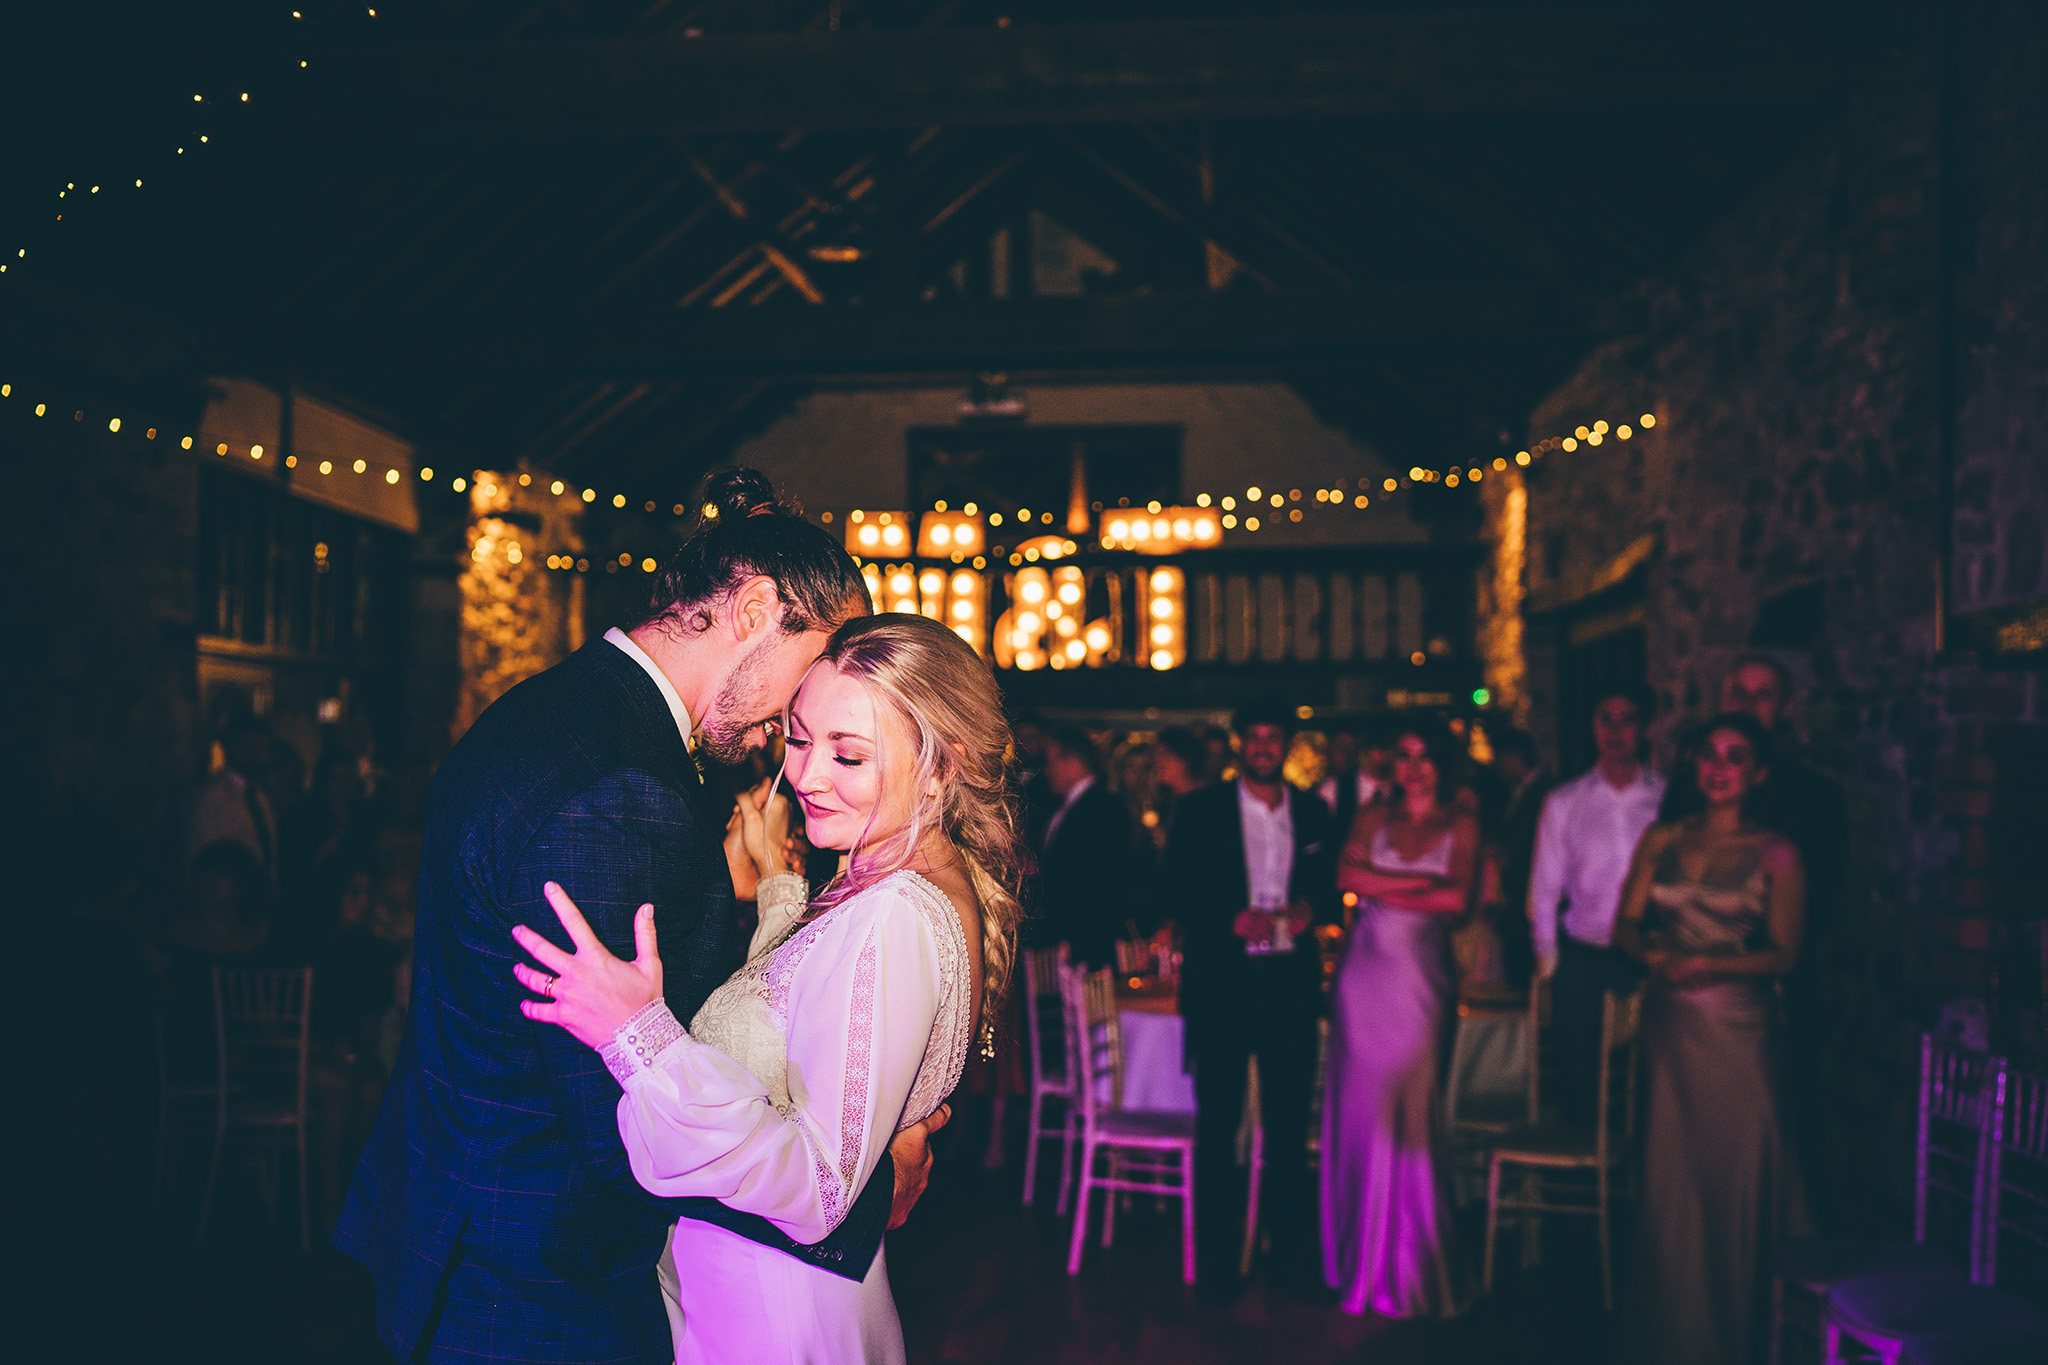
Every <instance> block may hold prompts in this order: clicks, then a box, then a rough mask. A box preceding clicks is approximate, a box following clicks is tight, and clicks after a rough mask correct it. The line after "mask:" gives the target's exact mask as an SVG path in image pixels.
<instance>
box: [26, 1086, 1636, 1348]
mask: <svg viewBox="0 0 2048 1365" xmlns="http://www.w3.org/2000/svg"><path fill="white" fill-rule="evenodd" d="M946 1136H947V1137H948V1138H950V1139H951V1140H950V1141H947V1142H945V1143H944V1145H943V1147H942V1151H941V1155H940V1159H939V1163H938V1166H937V1169H936V1171H935V1174H934V1176H933V1180H932V1185H931V1189H930V1191H929V1192H928V1193H927V1195H926V1197H925V1199H924V1202H923V1203H922V1204H921V1205H920V1206H919V1207H918V1210H917V1212H916V1214H915V1216H914V1218H913V1220H912V1222H911V1224H910V1225H909V1226H908V1227H906V1228H904V1229H903V1230H901V1231H899V1232H897V1233H894V1234H891V1237H890V1242H889V1263H890V1271H891V1276H892V1279H893V1281H894V1284H895V1288H896V1296H897V1303H898V1305H899V1308H900V1310H901V1312H902V1315H903V1322H904V1330H905V1336H906V1339H907V1341H908V1345H909V1353H910V1359H911V1361H912V1362H913V1365H970V1363H972V1365H1023V1363H1024V1362H1034V1363H1035V1362H1041V1361H1059V1362H1075V1363H1076V1365H1139V1363H1140V1362H1175V1365H1236V1363H1237V1362H1261V1363H1263V1362H1268V1361H1276V1360H1285V1361H1287V1362H1288V1365H1324V1363H1325V1362H1352V1361H1370V1362H1374V1365H1403V1363H1404V1362H1431V1363H1432V1365H1434V1363H1435V1362H1444V1363H1445V1365H1453V1363H1460V1365H1461V1363H1462V1362H1467V1361H1470V1362H1474V1363H1475V1365H1476V1363H1477V1362H1481V1361H1485V1362H1489V1363H1490V1362H1494V1361H1498V1360H1501V1359H1516V1360H1521V1361H1539V1362H1541V1361H1552V1360H1555V1361H1572V1362H1595V1363H1597V1362H1600V1361H1604V1360H1606V1359H1607V1358H1608V1355H1609V1351H1608V1336H1609V1327H1608V1321H1607V1318H1606V1316H1605V1315H1604V1314H1602V1313H1601V1311H1600V1305H1599V1281H1598V1272H1597V1266H1598V1261H1597V1253H1596V1251H1595V1247H1594V1243H1593V1240H1592V1236H1591V1231H1592V1230H1591V1228H1590V1226H1587V1225H1584V1223H1583V1220H1571V1221H1570V1222H1566V1221H1565V1220H1557V1219H1553V1220H1551V1223H1550V1224H1549V1225H1547V1226H1546V1229H1545V1234H1544V1235H1545V1249H1546V1253H1547V1254H1546V1256H1545V1263H1544V1264H1543V1265H1542V1266H1540V1267H1537V1268H1535V1269H1532V1270H1529V1271H1526V1272H1525V1271H1522V1270H1520V1269H1519V1268H1518V1265H1517V1262H1518V1260H1519V1258H1518V1256H1517V1255H1516V1252H1515V1244H1514V1242H1513V1240H1512V1237H1511V1236H1508V1237H1504V1239H1503V1244H1502V1255H1501V1263H1502V1271H1501V1276H1500V1283H1499V1284H1498V1285H1497V1287H1496V1290H1495V1292H1494V1294H1493V1295H1492V1296H1490V1297H1487V1298H1480V1297H1479V1296H1478V1295H1477V1294H1476V1293H1475V1294H1474V1295H1473V1296H1472V1297H1473V1300H1474V1303H1473V1306H1472V1307H1471V1309H1470V1310H1468V1311H1467V1312H1466V1313H1465V1314H1464V1315H1463V1316H1461V1317H1459V1318H1457V1319H1455V1320H1453V1321H1450V1322H1443V1323H1434V1322H1432V1323H1412V1322H1411V1323H1403V1322H1389V1321H1384V1320H1379V1319H1375V1318H1370V1317H1366V1318H1356V1317H1351V1316H1349V1315H1347V1314H1345V1313H1343V1312H1341V1311H1339V1310H1338V1309H1337V1308H1335V1307H1334V1306H1330V1305H1328V1304H1326V1303H1322V1302H1316V1301H1313V1300H1312V1299H1311V1298H1310V1297H1308V1296H1305V1295H1303V1294H1301V1293H1299V1292H1294V1291H1290V1290H1289V1289H1288V1288H1286V1287H1284V1286H1281V1285H1275V1284H1270V1283H1268V1282H1267V1281H1266V1280H1265V1278H1264V1277H1257V1278H1255V1279H1254V1280H1253V1281H1252V1283H1251V1285H1250V1287H1249V1288H1248V1289H1247V1291H1246V1292H1245V1293H1244V1294H1242V1295H1241V1296H1240V1297H1238V1298H1237V1299H1236V1300H1235V1301H1233V1302H1229V1303H1223V1304H1218V1303H1213V1302H1210V1301H1207V1300H1205V1299H1203V1298H1198V1297H1197V1296H1196V1295H1195V1294H1194V1293H1193V1292H1191V1291H1189V1290H1187V1289H1186V1288H1185V1287H1183V1286H1182V1285H1181V1283H1180V1278H1179V1222H1178V1218H1177V1216H1175V1215H1174V1213H1173V1212H1172V1210H1171V1209H1170V1208H1169V1209H1167V1210H1164V1211H1161V1210H1158V1209H1156V1208H1154V1207H1152V1206H1151V1203H1150V1201H1149V1200H1144V1199H1140V1200H1138V1201H1136V1202H1135V1203H1134V1205H1133V1206H1132V1208H1131V1209H1130V1211H1129V1213H1128V1214H1126V1215H1124V1216H1122V1217H1120V1218H1119V1221H1118V1227H1117V1242H1116V1245H1115V1246H1114V1247H1113V1248H1110V1249H1109V1250H1107V1251H1104V1250H1103V1249H1102V1248H1101V1247H1100V1246H1099V1244H1097V1243H1096V1242H1095V1241H1094V1239H1093V1238H1092V1237H1091V1241H1090V1244H1089V1248H1088V1253H1087V1259H1086V1262H1085V1265H1084V1269H1083V1273H1082V1274H1081V1275H1080V1276H1078V1277H1075V1278H1069V1277H1068V1275H1067V1274H1066V1247H1067V1240H1066V1239H1067V1229H1068V1226H1069V1224H1068V1223H1067V1222H1066V1221H1065V1220H1063V1219H1059V1218H1057V1217H1055V1216H1054V1214H1053V1212H1052V1209H1051V1204H1052V1197H1051V1196H1052V1190H1051V1181H1050V1179H1045V1181H1044V1192H1043V1194H1042V1195H1041V1198H1040V1200H1039V1204H1038V1207H1036V1208H1033V1209H1026V1208H1023V1207H1022V1206H1021V1205H1020V1203H1019V1200H1018V1194H1019V1192H1020V1188H1021V1172H1020V1167H1019V1165H1018V1162H1017V1160H1016V1158H1017V1157H1018V1156H1019V1155H1020V1152H1019V1148H1020V1146H1021V1144H1020V1143H1018V1142H1014V1141H1013V1142H1012V1143H1011V1144H1009V1147H1010V1155H1011V1157H1012V1161H1011V1162H1010V1164H1009V1165H1008V1166H1007V1167H1005V1168H1003V1169H1000V1170H996V1171H987V1170H984V1169H983V1166H982V1161H981V1156H982V1141H983V1137H982V1134H980V1133H976V1132H974V1131H973V1124H972V1123H971V1121H970V1122H963V1123H961V1124H959V1125H958V1126H957V1127H956V1129H955V1130H954V1131H952V1132H951V1133H949V1134H948V1135H946ZM191 1174H192V1175H193V1176H196V1175H197V1174H198V1172H197V1171H196V1170H194V1171H192V1172H191ZM192 1183H196V1182H185V1183H184V1184H183V1186H182V1187H181V1188H179V1189H176V1190H174V1191H173V1192H172V1194H171V1197H170V1198H168V1199H166V1200H165V1202H164V1209H163V1211H162V1212H161V1213H160V1214H156V1215H150V1214H148V1213H147V1212H145V1213H143V1214H141V1215H138V1216H137V1218H136V1219H135V1220H134V1222H133V1223H132V1225H131V1235H130V1236H128V1237H127V1238H126V1239H125V1240H121V1239H116V1240H115V1243H114V1244H113V1245H110V1246H107V1247H106V1248H105V1249H104V1250H105V1253H106V1254H105V1255H103V1256H99V1257H96V1258H95V1259H96V1260H97V1264H90V1265H78V1266H77V1267H76V1273H75V1274H64V1275H59V1276H58V1277H57V1278H58V1279H59V1281H60V1282H62V1283H65V1284H69V1285H72V1286H74V1287H75V1288H76V1290H77V1298H76V1301H75V1302H67V1303H66V1304H64V1305H62V1306H61V1307H60V1306H59V1305H55V1304H53V1305H51V1307H52V1308H53V1309H57V1311H55V1312H52V1313H50V1314H48V1315H47V1316H42V1317H40V1318H39V1320H40V1321H41V1322H43V1323H46V1324H48V1326H49V1328H50V1329H51V1332H52V1340H51V1341H50V1343H49V1348H50V1352H51V1353H50V1354H49V1355H48V1356H47V1357H46V1358H49V1359H67V1360H81V1361H84V1360H101V1359H104V1360H110V1361H111V1360H122V1361H131V1360H149V1361H152V1362H168V1361H194V1362H201V1361H203V1362H208V1365H239V1363H240V1362H250V1363H251V1365H255V1363H256V1362H262V1363H263V1365H270V1363H271V1362H284V1361H290V1362H295V1363H299V1365H371V1363H373V1362H374V1363H375V1365H389V1357H388V1356H387V1355H385V1354H384V1352H383V1351H382V1350H381V1348H380V1347H379V1346H378V1344H377V1342H376V1339H375V1335H374V1332H373V1330H372V1324H371V1303H370V1296H369V1284H368V1278H367V1276H366V1275H365V1273H364V1272H363V1270H362V1268H361V1267H360V1266H358V1265H356V1263H355V1262H353V1261H351V1260H349V1259H347V1258H346V1257H344V1256H342V1255H340V1253H338V1252H335V1251H333V1250H332V1249H331V1248H328V1247H325V1246H324V1245H319V1244H317V1243H316V1246H315V1249H314V1250H313V1251H312V1252H311V1253H301V1252H300V1251H299V1250H298V1245H297V1235H296V1228H295V1227H294V1226H293V1223H294V1220H293V1219H292V1217H291V1216H290V1214H289V1213H288V1212H287V1213H285V1214H284V1216H283V1217H282V1218H281V1219H279V1220H275V1221H273V1220H272V1219H271V1218H270V1217H269V1215H268V1213H267V1211H266V1210H265V1208H264V1206H263V1204H262V1202H261V1200H260V1199H259V1198H258V1195H257V1192H256V1179H255V1175H254V1173H253V1172H252V1171H250V1170H247V1169H241V1170H238V1169H236V1164H235V1163H234V1162H232V1161H230V1163H229V1164H228V1166H227V1167H226V1168H224V1171H223V1186H222V1195H221V1202H220V1207H219V1208H218V1210H217V1212H216V1219H215V1226H214V1228H213V1229H212V1230H210V1231H209V1233H208V1236H207V1240H206V1244H205V1246H204V1247H202V1248H199V1249H197V1250H195V1249H194V1248H193V1245H192V1240H191V1233H192V1221H191V1217H190V1215H191V1214H192V1213H193V1212H195V1211H196V1202H197V1196H196V1191H195V1190H194V1189H193V1188H191V1187H190V1186H191V1184H192ZM287 1207H288V1206H287ZM1477 1212H1478V1211H1477V1210H1468V1211H1467V1215H1466V1217H1465V1219H1464V1221H1462V1222H1461V1225H1460V1231H1461V1232H1462V1233H1465V1234H1466V1235H1465V1237H1464V1239H1463V1245H1462V1246H1461V1248H1460V1261H1461V1263H1463V1264H1464V1266H1465V1267H1466V1268H1469V1269H1470V1270H1471V1271H1472V1272H1473V1275H1472V1278H1473V1280H1474V1283H1475V1287H1476V1270H1477V1264H1478V1249H1479V1247H1478V1236H1479V1233H1480V1231H1481V1225H1480V1223H1479V1222H1478V1220H1477V1218H1476V1216H1475V1215H1476V1214H1477ZM1622 1221H1624V1222H1625V1221H1626V1216H1625V1215H1624V1218H1623V1220H1622ZM81 1251H83V1249H82V1248H81ZM73 1254H77V1253H73ZM85 1254H87V1255H90V1252H86V1253H85ZM1621 1261H1622V1264H1624V1265H1625V1264H1626V1258H1625V1255H1624V1257H1622V1258H1621ZM66 1298H67V1299H69V1298H70V1295H69V1293H68V1291H67V1292H66Z"/></svg>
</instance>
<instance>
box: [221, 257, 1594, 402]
mask: <svg viewBox="0 0 2048 1365" xmlns="http://www.w3.org/2000/svg"><path fill="white" fill-rule="evenodd" d="M762 265H763V267H764V273H765V266H766V263H765V262H763V263H762ZM1626 325H1627V320H1626V319H1623V318H1620V317H1600V316H1597V315H1596V314H1595V313H1594V311H1593V310H1590V309H1587V310H1581V311H1580V312H1578V313H1577V314H1576V315H1574V314H1573V312H1572V311H1571V310H1569V309H1562V308H1558V307H1555V306H1537V304H1536V303H1535V301H1520V300H1514V299H1508V298H1503V297H1501V296H1500V294H1499V293H1492V294H1486V295H1481V296H1474V297H1472V298H1469V299H1459V298H1454V297H1448V296H1445V295H1442V294H1431V295H1429V296H1427V297H1424V296H1420V295H1417V296H1412V297H1409V296H1396V295H1383V294H1379V293H1371V294H1354V295H1335V294H1331V295H1320V296H1303V295H1286V294H1281V295H1268V294H1210V295H1193V296H1188V295H1142V296H1117V297H1102V298H1075V299H1065V298H1061V299H1025V300H1004V301H988V302H982V301H960V302H943V303H940V302H935V303H925V304H901V305H898V304H890V305H847V304H835V303H825V304H821V305H817V306H814V307H804V308H801V309H800V311H798V312H794V313H793V312H791V311H790V310H789V309H787V308H782V307H775V308H723V309H715V310H714V309H678V310H673V311H662V312H640V313H630V314H627V313H610V312H607V313H588V314H573V315H572V314H558V313H550V314H547V315H532V316H525V315H516V314H502V313H493V314H477V315H471V316H461V315H451V314H447V313H440V314H432V315H426V314H422V315H419V316H413V317H394V316H391V315H388V314H383V313H380V314H377V315H376V316H375V317H374V318H372V317H365V318H364V319H362V320H361V321H360V322H359V323H358V324H356V325H354V326H351V325H350V324H349V323H348V322H347V321H346V320H345V319H343V318H336V317H331V316H329V317H323V318H322V319H321V320H320V325H319V326H318V327H306V328H304V329H303V330H301V324H300V323H299V322H298V321H297V320H295V319H292V318H275V319H269V320H263V319H253V318H251V319H237V320H223V322H222V324H221V326H220V327H219V329H218V331H217V332H215V333H214V335H215V336H217V337H219V338H222V339H224V344H223V345H222V346H221V347H220V348H219V349H217V350H214V351H212V352H210V354H209V363H213V364H220V365H233V364H236V363H240V362H241V361H242V359H243V358H244V357H243V355H242V352H243V351H244V350H245V349H246V348H249V347H254V348H256V350H255V351H254V352H252V353H253V354H260V355H262V356H264V357H267V358H268V359H269V360H270V361H271V362H272V363H273V364H275V363H277V361H278V359H279V358H280V357H290V359H291V363H292V364H293V365H295V366H296V367H298V372H300V373H306V374H331V375H335V376H343V375H352V376H374V375H378V374H385V373H400V374H418V373H425V372H434V373H439V374H444V375H459V374H463V373H471V372H483V373H495V374H505V375H515V374H516V375H528V374H532V375H545V376H549V377H557V376H559V377H569V376H579V375H580V376H587V377H603V378H607V379H614V380H630V379H638V378H647V377H687V378H691V379H695V380H713V379H720V378H750V379H751V378H775V379H783V380H792V381H809V382H832V381H834V380H839V379H855V378H873V377H877V376H897V377H904V376H953V375H972V374H975V373H977V372H980V371H984V370H1006V371H1015V372H1031V373H1049V372H1055V371H1062V370H1076V369H1085V370H1089V371H1091V372H1110V371H1117V372H1131V373H1135V372H1140V371H1156V370H1161V369H1167V368H1173V367H1187V368H1197V369H1207V370H1214V371H1224V370H1230V371H1238V372H1251V371H1261V372H1275V371H1278V370H1280V369H1285V368H1298V367H1302V366H1309V367H1315V366H1327V365H1346V364H1355V363H1357V362H1359V361H1360V360H1370V359H1383V358H1386V357H1389V356H1414V355H1418V354H1420V355H1427V354H1433V353H1437V352H1443V353H1446V354H1450V353H1458V354H1463V353H1465V352H1467V351H1469V350H1471V349H1477V350H1479V351H1482V352H1484V351H1488V350H1494V349H1504V350H1508V351H1514V350H1518V349H1521V348H1527V347H1532V346H1533V347H1553V346H1558V345H1567V346H1571V345H1577V346H1584V345H1587V344H1590V343H1592V342H1594V341H1597V340H1600V339H1602V338H1603V337H1605V336H1608V335H1612V334H1613V333H1614V332H1616V331H1618V330H1622V329H1623V328H1625V327H1626ZM228 339H231V340H228Z"/></svg>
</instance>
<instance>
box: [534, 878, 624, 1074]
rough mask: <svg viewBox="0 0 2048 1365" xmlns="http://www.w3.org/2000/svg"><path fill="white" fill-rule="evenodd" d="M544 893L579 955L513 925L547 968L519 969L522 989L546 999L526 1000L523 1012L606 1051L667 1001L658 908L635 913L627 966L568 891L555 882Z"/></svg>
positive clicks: (590, 1045) (546, 887)
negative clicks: (657, 937)
mask: <svg viewBox="0 0 2048 1365" xmlns="http://www.w3.org/2000/svg"><path fill="white" fill-rule="evenodd" d="M542 892H543V894H545V895H546V896H547V898H548V904H549V905H551V906H553V907H554V909H555V918H557V919H559V920H560V921H561V922H562V928H564V929H566V930H567V931H568V933H569V941H570V942H571V943H573V944H575V945H576V950H575V951H574V952H568V953H565V952H563V951H562V950H561V949H560V948H557V947H556V946H555V945H554V944H552V943H550V942H548V941H547V940H546V939H544V938H542V937H541V936H540V935H539V934H537V933H535V932H534V931H533V930H531V929H529V928H527V927H526V926H525V925H523V924H515V925H513V926H512V937H513V939H514V940H515V941H516V942H517V943H518V944H519V946H520V947H522V948H524V949H525V950H526V951H527V952H528V953H529V954H530V955H531V956H532V957H533V958H534V959H535V960H536V961H538V962H539V963H540V964H541V966H543V967H545V968H547V971H536V970H535V969H534V968H532V967H529V966H527V965H526V964H525V963H524V962H520V963H515V964H514V965H513V967H512V975H513V976H515V977H517V978H519V984H520V985H522V986H524V987H526V989H528V990H530V991H532V992H533V993H534V994H535V995H538V996H541V997H543V998H542V999H539V1000H522V1001H520V1002H519V1012H520V1013H521V1014H523V1015H525V1016H526V1017H527V1018H529V1019H532V1020H535V1021H537V1022H539V1023H543V1024H559V1025H561V1026H562V1027H563V1028H565V1029H567V1030H569V1032H570V1033H571V1034H572V1035H574V1037H575V1038H576V1041H578V1042H580V1043H583V1044H585V1045H586V1046H589V1047H603V1046H604V1045H605V1044H606V1043H609V1042H610V1041H611V1040H612V1035H613V1034H614V1033H616V1032H618V1031H619V1026H620V1025H621V1024H623V1023H625V1022H626V1021H627V1020H628V1019H631V1018H632V1017H633V1016H634V1015H636V1014H638V1013H639V1012H640V1011H641V1009H643V1008H644V1007H645V1006H647V1005H648V1004H649V1003H651V1002H652V1001H655V1000H659V999H660V998H661V954H660V953H659V952H658V951H656V945H655V941H654V907H653V906H652V905H643V906H641V907H640V908H639V910H637V911H635V912H634V915H633V952H634V957H633V960H632V961H631V962H621V961H620V960H619V959H618V958H615V957H613V956H612V955H611V954H610V953H609V952H607V951H606V950H605V946H604V945H603V944H602V943H599V942H598V941H597V935H596V934H594V933H592V932H591V931H590V924H589V922H588V921H587V920H585V919H584V918H583V912H582V911H580V910H578V909H577V908H576V902H575V901H572V900H570V899H569V893H568V892H566V891H564V890H563V889H562V888H561V887H559V886H557V885H555V883H553V882H549V883H547V884H546V885H545V886H544V887H543V888H542ZM549 973H553V975H550V974H549Z"/></svg>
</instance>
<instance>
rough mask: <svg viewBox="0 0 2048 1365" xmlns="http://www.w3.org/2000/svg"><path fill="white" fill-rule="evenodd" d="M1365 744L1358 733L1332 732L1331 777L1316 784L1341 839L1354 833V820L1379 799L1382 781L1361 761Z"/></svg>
mask: <svg viewBox="0 0 2048 1365" xmlns="http://www.w3.org/2000/svg"><path fill="white" fill-rule="evenodd" d="M1362 757H1363V745H1362V742H1361V737H1360V735H1359V733H1358V731H1357V730H1355V729H1351V728H1349V727H1341V726H1340V727H1338V728H1336V729H1333V730H1332V731H1331V732H1330V752H1329V763H1330V771H1329V775H1328V776H1326V777H1324V778H1323V780H1322V781H1321V782H1319V783H1317V784H1316V789H1315V791H1316V795H1317V796H1318V797H1320V798H1322V802H1323V804H1324V805H1326V806H1328V807H1329V808H1330V814H1331V816H1332V817H1334V819H1335V821H1336V825H1337V833H1338V836H1339V837H1340V838H1341V837H1343V836H1345V835H1348V834H1349V833H1350V832H1351V820H1352V817H1353V816H1355V815H1357V814H1358V812H1359V809H1360V808H1361V807H1364V806H1370V805H1371V804H1372V803H1373V802H1375V801H1377V800H1379V799H1380V797H1381V795H1382V794H1383V787H1382V784H1381V782H1380V780H1379V779H1378V778H1377V777H1375V776H1373V775H1372V774H1371V773H1370V772H1368V771H1366V769H1365V767H1364V766H1363V764H1362V763H1361V762H1360V760H1361V758H1362Z"/></svg>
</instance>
